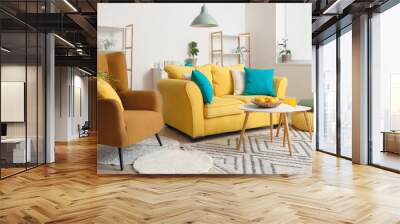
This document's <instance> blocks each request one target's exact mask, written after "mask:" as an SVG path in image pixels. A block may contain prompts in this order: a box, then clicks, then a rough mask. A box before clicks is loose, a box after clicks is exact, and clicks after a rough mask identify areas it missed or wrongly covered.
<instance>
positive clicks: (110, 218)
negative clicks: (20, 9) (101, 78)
mask: <svg viewBox="0 0 400 224" xmlns="http://www.w3.org/2000/svg"><path fill="white" fill-rule="evenodd" d="M56 156H57V163H55V164H51V165H46V166H42V167H39V168H36V169H34V170H31V171H28V172H26V173H23V174H20V175H17V176H14V177H11V178H8V179H5V180H3V181H0V223H7V224H8V223H11V224H14V223H168V224H177V223H213V224H220V223H371V224H372V223H373V224H375V223H385V224H386V223H400V175H399V174H395V173H391V172H387V171H383V170H380V169H377V168H373V167H368V166H359V165H352V164H351V163H350V162H349V161H347V160H343V159H337V158H335V157H332V156H329V155H326V154H323V153H315V155H314V168H313V174H312V176H289V177H287V176H252V177H249V176H229V177H227V176H207V177H204V176H203V177H202V176H186V177H168V176H158V177H138V176H98V175H97V174H96V145H95V139H94V138H87V139H85V140H82V141H78V142H72V143H69V144H58V145H57V154H56Z"/></svg>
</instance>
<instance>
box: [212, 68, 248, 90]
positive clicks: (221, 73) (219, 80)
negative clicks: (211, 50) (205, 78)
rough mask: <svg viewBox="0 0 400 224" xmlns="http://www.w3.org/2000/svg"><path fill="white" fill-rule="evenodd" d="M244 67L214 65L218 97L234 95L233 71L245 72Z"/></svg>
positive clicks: (214, 79) (214, 84) (214, 82)
mask: <svg viewBox="0 0 400 224" xmlns="http://www.w3.org/2000/svg"><path fill="white" fill-rule="evenodd" d="M243 69H244V65H242V64H238V65H233V66H224V67H221V66H219V65H212V70H211V72H212V76H213V86H214V92H215V95H216V96H224V95H227V94H233V80H232V75H231V70H239V71H243Z"/></svg>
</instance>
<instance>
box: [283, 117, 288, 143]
mask: <svg viewBox="0 0 400 224" xmlns="http://www.w3.org/2000/svg"><path fill="white" fill-rule="evenodd" d="M285 122H286V121H285V114H283V115H282V123H283V124H285ZM286 138H287V130H286V126H285V125H283V147H286Z"/></svg>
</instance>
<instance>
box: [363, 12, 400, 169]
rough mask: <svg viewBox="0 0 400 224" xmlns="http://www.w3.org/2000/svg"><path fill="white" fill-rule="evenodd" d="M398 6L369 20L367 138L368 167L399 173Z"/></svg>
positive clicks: (399, 34)
mask: <svg viewBox="0 0 400 224" xmlns="http://www.w3.org/2000/svg"><path fill="white" fill-rule="evenodd" d="M398 21H400V5H396V6H394V7H393V8H390V9H388V10H387V11H384V12H383V13H380V14H376V15H374V16H373V17H372V19H371V23H372V24H371V25H372V27H371V34H372V37H371V39H372V52H373V54H372V63H371V64H372V73H371V81H370V82H371V84H370V86H371V98H370V104H371V105H370V106H371V113H370V122H371V125H370V136H371V143H372V144H371V147H372V148H371V151H370V160H371V162H372V164H374V165H378V166H381V167H385V168H389V169H393V170H397V171H400V101H399V96H400V63H399V59H398V52H399V51H400V42H399V39H400V33H399V31H398V29H396V28H397V27H398Z"/></svg>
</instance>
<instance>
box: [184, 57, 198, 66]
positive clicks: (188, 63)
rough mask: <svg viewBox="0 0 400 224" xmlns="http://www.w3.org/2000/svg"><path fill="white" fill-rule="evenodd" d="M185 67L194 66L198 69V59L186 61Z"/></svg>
mask: <svg viewBox="0 0 400 224" xmlns="http://www.w3.org/2000/svg"><path fill="white" fill-rule="evenodd" d="M185 65H186V66H193V67H196V66H197V58H188V59H186V60H185Z"/></svg>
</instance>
